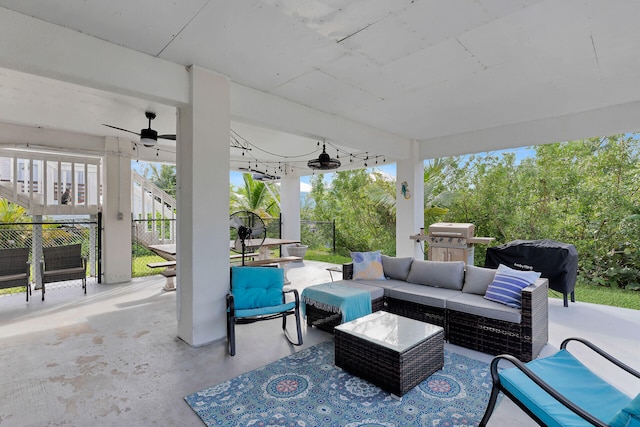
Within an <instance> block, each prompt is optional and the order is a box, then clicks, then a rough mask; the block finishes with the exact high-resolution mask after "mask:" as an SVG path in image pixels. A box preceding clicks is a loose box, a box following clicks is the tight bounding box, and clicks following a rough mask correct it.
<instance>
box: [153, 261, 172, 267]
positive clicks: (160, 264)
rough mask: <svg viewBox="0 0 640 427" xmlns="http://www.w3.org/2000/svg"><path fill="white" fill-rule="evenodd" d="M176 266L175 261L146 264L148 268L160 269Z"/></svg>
mask: <svg viewBox="0 0 640 427" xmlns="http://www.w3.org/2000/svg"><path fill="white" fill-rule="evenodd" d="M175 266H176V262H175V261H162V262H150V263H147V267H149V268H162V267H165V268H167V267H175Z"/></svg>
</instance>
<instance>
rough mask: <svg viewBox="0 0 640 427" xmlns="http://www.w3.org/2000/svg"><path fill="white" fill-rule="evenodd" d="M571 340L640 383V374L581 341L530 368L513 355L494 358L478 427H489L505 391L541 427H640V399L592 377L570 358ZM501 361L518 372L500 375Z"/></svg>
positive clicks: (588, 343)
mask: <svg viewBox="0 0 640 427" xmlns="http://www.w3.org/2000/svg"><path fill="white" fill-rule="evenodd" d="M571 341H577V342H580V343H582V344H584V345H585V346H587V347H588V348H590V349H591V350H593V351H595V352H596V353H597V354H599V355H600V356H602V357H603V358H604V359H605V360H607V361H609V362H611V363H613V364H614V365H616V366H618V367H619V368H620V369H622V370H623V371H626V372H627V373H629V374H630V375H631V376H634V377H636V378H637V379H640V372H638V371H636V370H635V369H633V368H631V367H629V366H627V365H625V364H624V363H622V362H620V361H619V360H617V359H615V358H614V357H612V356H611V355H609V354H608V353H606V352H604V351H603V350H602V349H600V348H598V347H596V346H595V345H593V344H592V343H590V342H589V341H586V340H584V339H581V338H568V339H566V340H564V341H563V342H562V344H561V345H560V351H558V352H557V353H555V354H554V355H552V356H549V357H545V358H540V359H536V360H533V361H531V362H528V363H526V364H524V363H522V362H521V361H519V360H518V359H516V358H515V357H513V356H510V355H500V356H496V357H495V358H494V359H493V361H492V362H491V376H492V378H493V389H492V390H491V397H490V398H489V405H488V406H487V410H486V412H485V414H484V417H483V418H482V421H481V422H480V426H486V425H487V422H488V421H489V418H490V417H491V414H492V412H493V409H494V407H495V404H496V400H497V398H498V394H499V393H500V392H502V393H504V394H505V395H506V396H507V397H509V398H510V399H511V400H512V401H513V402H515V403H516V404H517V405H518V406H519V407H520V408H522V410H523V411H525V412H526V413H527V414H528V415H529V416H530V417H531V418H533V419H534V420H535V421H536V422H537V423H538V424H540V425H541V426H550V427H561V426H563V427H564V426H592V425H593V426H600V427H614V426H615V427H640V394H639V395H638V396H636V397H635V398H631V397H629V396H627V395H626V394H624V393H622V392H621V391H620V390H618V389H617V388H615V387H614V386H613V385H611V384H609V383H608V382H607V381H605V380H604V379H602V378H601V377H600V376H598V375H596V374H594V373H593V372H592V371H591V370H590V369H589V368H587V367H586V366H585V365H583V364H582V363H581V362H580V361H578V359H576V358H575V357H574V356H573V355H572V354H571V353H569V351H568V350H567V344H568V343H569V342H571ZM501 360H507V361H509V362H511V364H513V365H514V367H510V368H507V369H502V370H498V363H499V362H500V361H501ZM638 385H639V389H640V382H638Z"/></svg>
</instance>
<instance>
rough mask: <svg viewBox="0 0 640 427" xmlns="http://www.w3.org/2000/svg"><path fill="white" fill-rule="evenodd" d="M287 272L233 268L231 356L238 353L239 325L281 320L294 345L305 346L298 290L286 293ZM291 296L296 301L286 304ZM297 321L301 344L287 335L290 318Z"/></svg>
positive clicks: (229, 329)
mask: <svg viewBox="0 0 640 427" xmlns="http://www.w3.org/2000/svg"><path fill="white" fill-rule="evenodd" d="M283 286H284V270H283V269H282V268H273V267H231V292H230V293H229V294H227V341H228V344H229V354H230V355H231V356H234V355H235V354H236V334H235V325H236V324H246V323H253V322H257V321H261V320H271V319H276V318H279V317H281V318H282V330H283V331H284V334H285V336H286V337H287V339H288V340H289V342H291V343H292V344H294V345H302V331H301V329H300V297H299V296H298V291H297V290H296V289H291V290H285V289H284V288H283ZM287 293H291V294H292V295H293V299H294V300H293V301H290V302H286V300H285V294H287ZM290 315H294V316H295V318H296V329H297V333H298V336H297V341H295V340H293V339H291V337H290V336H289V333H288V332H287V316H290Z"/></svg>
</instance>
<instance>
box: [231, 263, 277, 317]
mask: <svg viewBox="0 0 640 427" xmlns="http://www.w3.org/2000/svg"><path fill="white" fill-rule="evenodd" d="M283 286H284V270H283V269H282V268H271V267H231V293H232V294H233V298H234V304H235V308H236V310H243V309H250V308H262V307H270V306H279V305H280V304H282V287H283Z"/></svg>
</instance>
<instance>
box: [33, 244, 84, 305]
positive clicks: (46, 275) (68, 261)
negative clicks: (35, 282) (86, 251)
mask: <svg viewBox="0 0 640 427" xmlns="http://www.w3.org/2000/svg"><path fill="white" fill-rule="evenodd" d="M42 254H43V256H44V260H43V261H41V262H40V277H41V280H42V282H41V285H42V300H43V301H44V293H45V284H47V283H54V282H64V281H66V280H75V279H82V289H84V293H85V294H86V293H87V259H86V258H84V257H83V256H82V245H81V244H77V245H66V246H53V247H50V248H42Z"/></svg>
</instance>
